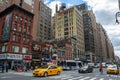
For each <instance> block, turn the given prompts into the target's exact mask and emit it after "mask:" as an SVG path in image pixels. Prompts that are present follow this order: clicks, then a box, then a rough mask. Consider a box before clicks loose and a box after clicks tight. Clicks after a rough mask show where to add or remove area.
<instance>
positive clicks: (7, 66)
mask: <svg viewBox="0 0 120 80" xmlns="http://www.w3.org/2000/svg"><path fill="white" fill-rule="evenodd" d="M8 68H9V65H8V63H7V64H6V72H8Z"/></svg>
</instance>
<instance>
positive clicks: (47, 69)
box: [33, 65, 62, 77]
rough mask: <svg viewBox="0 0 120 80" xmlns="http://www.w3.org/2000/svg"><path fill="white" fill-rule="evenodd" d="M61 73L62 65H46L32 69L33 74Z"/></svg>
mask: <svg viewBox="0 0 120 80" xmlns="http://www.w3.org/2000/svg"><path fill="white" fill-rule="evenodd" d="M61 73H62V67H61V66H56V65H49V66H48V65H46V66H41V67H39V68H36V69H35V70H34V71H33V75H34V76H45V77H47V76H49V75H60V74H61Z"/></svg>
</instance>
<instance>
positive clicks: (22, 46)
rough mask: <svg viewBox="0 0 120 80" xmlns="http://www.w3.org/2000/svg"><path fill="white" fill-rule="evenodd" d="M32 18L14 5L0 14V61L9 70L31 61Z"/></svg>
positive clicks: (25, 11) (30, 14) (29, 13)
mask: <svg viewBox="0 0 120 80" xmlns="http://www.w3.org/2000/svg"><path fill="white" fill-rule="evenodd" d="M33 16H34V15H33V14H32V13H31V12H28V11H27V10H25V9H23V8H21V7H19V6H17V5H15V4H14V5H12V6H10V7H8V8H6V9H5V10H3V11H2V12H1V13H0V21H1V23H0V30H1V31H0V56H1V57H0V60H1V61H3V62H4V64H6V63H8V64H9V68H11V69H12V68H13V66H14V65H15V64H17V63H19V64H22V63H28V64H29V62H31V60H32V56H31V44H32V33H31V32H32V28H33V26H32V25H33Z"/></svg>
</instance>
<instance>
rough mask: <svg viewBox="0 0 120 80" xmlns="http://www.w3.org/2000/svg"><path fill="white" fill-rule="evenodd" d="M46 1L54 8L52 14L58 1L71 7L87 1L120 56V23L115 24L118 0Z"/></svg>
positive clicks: (45, 0) (59, 3) (116, 53)
mask: <svg viewBox="0 0 120 80" xmlns="http://www.w3.org/2000/svg"><path fill="white" fill-rule="evenodd" d="M44 2H45V4H47V5H48V6H49V7H50V8H51V9H52V15H54V13H55V5H56V3H57V4H58V6H60V5H61V3H66V6H67V7H70V6H73V5H77V4H81V3H84V2H85V3H86V4H87V5H88V6H89V9H92V10H93V13H94V14H95V16H96V21H97V22H98V23H101V24H102V26H103V28H104V29H105V30H106V32H107V35H108V37H109V39H110V40H111V42H112V44H113V47H114V51H115V55H117V56H119V57H120V24H115V14H116V13H117V12H118V11H119V7H118V0H44ZM119 19H120V18H119ZM119 21H120V20H119Z"/></svg>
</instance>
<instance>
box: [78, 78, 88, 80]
mask: <svg viewBox="0 0 120 80" xmlns="http://www.w3.org/2000/svg"><path fill="white" fill-rule="evenodd" d="M88 78H90V77H85V78H82V79H79V80H85V79H88Z"/></svg>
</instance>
